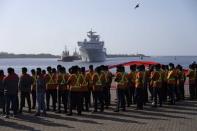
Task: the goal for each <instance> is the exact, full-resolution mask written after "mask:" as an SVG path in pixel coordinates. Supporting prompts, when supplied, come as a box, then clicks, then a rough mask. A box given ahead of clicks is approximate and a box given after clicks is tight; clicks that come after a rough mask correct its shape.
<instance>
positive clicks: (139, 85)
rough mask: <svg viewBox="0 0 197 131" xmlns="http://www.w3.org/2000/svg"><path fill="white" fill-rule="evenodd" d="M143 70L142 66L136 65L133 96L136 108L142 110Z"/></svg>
mask: <svg viewBox="0 0 197 131" xmlns="http://www.w3.org/2000/svg"><path fill="white" fill-rule="evenodd" d="M143 86H144V72H143V67H142V66H138V67H137V72H136V82H135V98H136V103H137V109H139V110H143V103H144V96H143V95H144V92H143Z"/></svg>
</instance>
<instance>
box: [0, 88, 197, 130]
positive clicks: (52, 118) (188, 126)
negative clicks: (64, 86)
mask: <svg viewBox="0 0 197 131" xmlns="http://www.w3.org/2000/svg"><path fill="white" fill-rule="evenodd" d="M112 99H113V101H114V99H115V91H114V90H112ZM114 108H115V103H114V102H113V104H112V106H111V107H110V108H109V109H108V110H105V112H104V113H91V112H83V115H82V116H77V115H76V113H74V115H73V116H66V115H65V114H56V113H52V112H48V114H47V117H35V116H34V115H33V114H29V113H26V112H24V113H23V114H22V115H21V116H18V117H16V118H13V117H10V118H9V119H5V118H3V117H0V131H15V130H24V131H25V130H28V131H196V130H197V101H190V100H185V101H180V102H177V103H176V105H167V104H165V105H164V106H163V107H158V108H152V107H151V105H150V103H149V104H147V105H146V106H145V109H144V110H142V111H139V110H135V106H134V105H132V106H131V107H129V108H127V111H126V112H119V113H115V112H113V109H114ZM26 110H27V109H25V111H26Z"/></svg>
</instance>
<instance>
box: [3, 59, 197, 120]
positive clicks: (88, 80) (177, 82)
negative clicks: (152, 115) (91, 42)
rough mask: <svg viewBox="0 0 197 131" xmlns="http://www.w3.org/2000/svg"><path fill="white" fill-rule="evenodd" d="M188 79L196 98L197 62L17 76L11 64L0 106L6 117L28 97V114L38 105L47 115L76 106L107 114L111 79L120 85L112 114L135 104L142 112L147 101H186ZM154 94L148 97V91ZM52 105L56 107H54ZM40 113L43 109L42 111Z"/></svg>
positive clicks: (18, 110) (25, 72)
mask: <svg viewBox="0 0 197 131" xmlns="http://www.w3.org/2000/svg"><path fill="white" fill-rule="evenodd" d="M187 77H188V78H189V93H190V99H192V100H194V99H197V64H195V63H193V64H191V65H190V66H189V71H188V72H187V73H185V70H184V69H183V68H182V66H181V65H177V66H176V67H175V66H174V64H172V63H170V64H169V65H160V64H157V65H150V66H149V67H147V68H145V66H144V65H131V66H130V71H129V72H126V71H125V67H124V66H123V65H119V66H117V68H116V73H112V72H111V71H110V70H109V68H108V66H104V65H101V66H98V67H96V68H95V69H94V67H93V65H90V66H89V69H88V71H86V69H85V67H81V68H80V67H79V66H72V67H71V68H70V69H68V71H67V70H66V69H65V67H63V66H62V65H58V66H57V68H52V67H50V66H49V67H47V69H46V70H44V69H41V68H37V69H32V70H31V74H28V70H27V68H26V67H23V68H22V75H21V76H20V77H19V76H18V75H17V74H16V73H15V71H14V69H13V68H11V67H10V68H8V69H7V76H5V74H4V71H3V70H0V108H2V114H3V115H4V117H5V118H9V116H10V110H12V111H13V116H16V115H18V114H19V115H20V114H21V113H23V107H24V106H25V100H27V105H28V112H29V113H31V112H32V110H35V109H36V113H35V116H40V115H42V116H46V112H48V111H53V112H56V113H61V112H64V113H66V114H67V115H72V114H73V110H76V111H77V114H78V115H81V114H82V112H83V111H86V112H89V111H90V107H91V109H92V112H97V111H100V112H103V111H104V110H106V109H108V108H109V106H111V92H110V89H111V87H112V82H115V83H116V94H117V99H116V108H115V109H114V112H119V111H120V110H121V111H125V110H126V108H129V107H130V105H132V104H135V105H136V109H138V110H142V109H143V106H144V105H145V104H146V103H147V102H152V106H153V107H155V108H156V107H157V106H160V107H162V105H163V103H169V104H175V103H176V101H179V100H184V99H185V90H184V84H185V81H186V78H187ZM149 94H150V95H149ZM51 107H52V109H51ZM41 112H42V113H41Z"/></svg>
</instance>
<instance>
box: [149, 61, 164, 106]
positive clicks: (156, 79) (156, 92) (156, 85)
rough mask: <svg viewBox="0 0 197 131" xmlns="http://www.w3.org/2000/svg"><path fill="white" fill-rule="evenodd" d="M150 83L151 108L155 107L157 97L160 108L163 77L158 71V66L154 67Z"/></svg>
mask: <svg viewBox="0 0 197 131" xmlns="http://www.w3.org/2000/svg"><path fill="white" fill-rule="evenodd" d="M151 81H152V84H153V102H152V106H153V107H157V97H159V105H160V107H161V106H162V100H163V99H162V98H163V97H162V81H163V76H162V72H161V70H160V65H159V64H158V65H155V69H154V71H153V72H152V73H151Z"/></svg>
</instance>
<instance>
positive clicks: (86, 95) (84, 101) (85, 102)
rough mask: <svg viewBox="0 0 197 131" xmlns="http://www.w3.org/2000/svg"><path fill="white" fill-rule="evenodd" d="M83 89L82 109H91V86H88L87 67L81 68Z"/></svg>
mask: <svg viewBox="0 0 197 131" xmlns="http://www.w3.org/2000/svg"><path fill="white" fill-rule="evenodd" d="M81 91H82V110H85V111H89V103H90V102H89V99H90V96H89V88H88V77H87V74H86V70H85V67H82V68H81ZM84 105H85V108H84Z"/></svg>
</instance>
